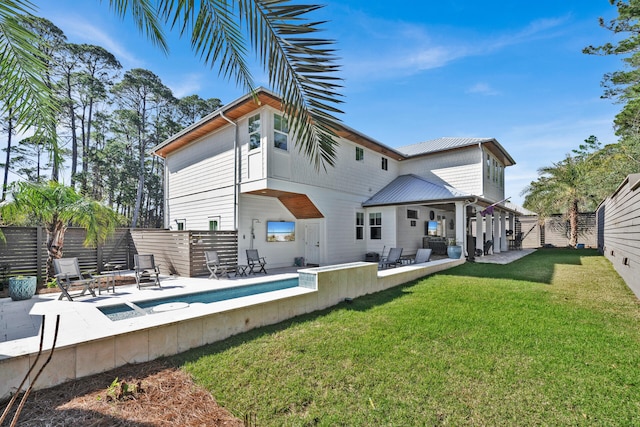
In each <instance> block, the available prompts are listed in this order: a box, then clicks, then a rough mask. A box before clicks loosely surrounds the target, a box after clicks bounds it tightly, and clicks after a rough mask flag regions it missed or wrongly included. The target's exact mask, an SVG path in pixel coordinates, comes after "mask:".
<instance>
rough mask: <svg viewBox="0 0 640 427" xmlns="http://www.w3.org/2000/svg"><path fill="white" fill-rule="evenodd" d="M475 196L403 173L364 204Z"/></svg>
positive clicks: (400, 202) (392, 203) (387, 203)
mask: <svg viewBox="0 0 640 427" xmlns="http://www.w3.org/2000/svg"><path fill="white" fill-rule="evenodd" d="M467 197H473V196H472V195H471V194H469V193H465V192H462V191H460V190H457V189H455V188H453V187H451V186H449V185H441V184H434V183H433V182H431V181H427V180H426V179H424V178H421V177H419V176H417V175H413V174H410V175H401V176H399V177H397V178H396V179H394V180H393V181H391V182H390V183H389V184H388V185H387V186H386V187H384V188H383V189H382V190H380V191H378V192H377V193H376V194H374V195H373V196H372V197H371V198H369V200H367V201H366V202H364V203H363V204H362V206H363V207H367V206H380V205H395V204H407V203H416V202H425V201H437V200H451V199H464V198H467Z"/></svg>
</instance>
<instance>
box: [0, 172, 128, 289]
mask: <svg viewBox="0 0 640 427" xmlns="http://www.w3.org/2000/svg"><path fill="white" fill-rule="evenodd" d="M0 213H1V214H2V219H3V221H4V222H5V223H6V224H9V225H32V226H33V225H43V226H44V227H45V228H46V230H47V252H48V259H47V281H48V280H49V278H51V277H52V276H53V274H52V273H53V269H52V267H53V260H54V259H57V258H62V253H63V252H62V251H63V247H64V235H65V232H66V230H67V227H68V226H69V225H74V226H79V227H82V228H84V229H85V230H86V231H87V237H86V240H85V242H84V243H85V245H95V244H97V243H99V242H102V241H104V240H105V239H106V238H107V237H108V236H109V235H110V234H111V233H113V231H114V230H115V227H116V226H117V225H118V223H119V217H118V215H117V214H116V212H115V211H114V210H113V209H111V208H109V207H107V206H104V205H103V204H102V203H100V202H98V201H95V200H91V199H87V198H85V197H83V196H82V195H80V194H79V193H77V192H76V191H75V190H74V189H73V188H72V187H67V186H65V185H63V184H60V183H57V182H54V181H49V182H46V183H42V184H33V183H27V182H20V183H16V184H14V189H13V200H12V201H11V202H9V203H6V204H4V205H2V206H1V207H0Z"/></svg>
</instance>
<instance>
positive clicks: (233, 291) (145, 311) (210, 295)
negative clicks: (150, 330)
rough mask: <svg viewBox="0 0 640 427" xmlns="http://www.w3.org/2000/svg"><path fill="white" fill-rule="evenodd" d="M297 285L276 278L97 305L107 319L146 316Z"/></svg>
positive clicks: (294, 279)
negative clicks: (208, 289)
mask: <svg viewBox="0 0 640 427" xmlns="http://www.w3.org/2000/svg"><path fill="white" fill-rule="evenodd" d="M297 286H298V279H297V278H293V279H286V280H277V281H273V282H264V283H256V284H253V285H244V286H236V287H232V288H225V289H215V290H211V291H204V292H196V293H192V294H186V295H175V296H172V297H165V298H156V299H150V300H144V301H135V302H133V303H132V302H127V303H124V304H116V305H109V306H104V307H98V310H100V311H101V312H102V313H103V314H104V315H105V316H107V317H108V318H109V319H111V320H113V321H116V320H124V319H131V318H134V317H140V316H146V315H149V314H154V313H159V312H166V311H171V310H179V309H183V308H186V307H188V306H189V305H190V304H194V303H201V304H209V303H212V302H218V301H225V300H229V299H233V298H240V297H246V296H249V295H257V294H263V293H265V292H273V291H279V290H281V289H288V288H295V287H297Z"/></svg>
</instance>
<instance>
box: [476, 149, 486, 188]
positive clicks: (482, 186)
mask: <svg viewBox="0 0 640 427" xmlns="http://www.w3.org/2000/svg"><path fill="white" fill-rule="evenodd" d="M478 148H479V149H480V186H481V188H480V191H481V193H482V194H480V195H481V196H483V197H484V167H485V164H484V151H483V150H482V142H478ZM476 200H477V198H476Z"/></svg>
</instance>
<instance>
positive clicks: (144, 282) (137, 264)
mask: <svg viewBox="0 0 640 427" xmlns="http://www.w3.org/2000/svg"><path fill="white" fill-rule="evenodd" d="M133 264H134V265H133V270H134V271H135V275H136V285H137V286H138V289H141V288H142V287H143V286H157V287H159V288H162V286H161V285H160V268H159V267H158V266H157V265H156V262H155V260H154V258H153V255H151V254H146V255H139V254H135V255H134V256H133Z"/></svg>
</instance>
